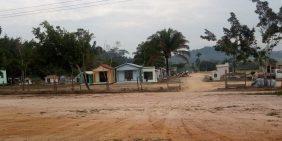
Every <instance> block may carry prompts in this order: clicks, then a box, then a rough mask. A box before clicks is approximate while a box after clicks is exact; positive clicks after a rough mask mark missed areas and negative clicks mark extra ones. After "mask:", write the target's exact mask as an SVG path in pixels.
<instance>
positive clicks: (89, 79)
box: [75, 71, 94, 85]
mask: <svg viewBox="0 0 282 141" xmlns="http://www.w3.org/2000/svg"><path fill="white" fill-rule="evenodd" d="M85 76H86V83H87V84H89V85H92V84H94V79H93V71H85ZM75 79H76V81H77V83H80V84H84V77H83V72H81V73H79V74H78V75H77V76H76V77H75Z"/></svg>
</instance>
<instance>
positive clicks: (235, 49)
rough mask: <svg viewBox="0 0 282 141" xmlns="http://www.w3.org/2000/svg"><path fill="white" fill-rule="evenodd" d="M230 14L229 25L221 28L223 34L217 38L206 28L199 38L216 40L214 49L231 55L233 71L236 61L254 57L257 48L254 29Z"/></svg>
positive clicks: (233, 14)
mask: <svg viewBox="0 0 282 141" xmlns="http://www.w3.org/2000/svg"><path fill="white" fill-rule="evenodd" d="M230 15H231V17H230V18H229V19H228V22H229V23H230V25H231V27H230V28H223V32H224V36H222V37H221V38H220V39H218V40H217V38H216V36H215V34H213V33H212V32H210V31H209V30H207V29H206V30H205V31H206V32H205V34H206V35H205V36H201V38H202V39H205V40H208V41H216V45H215V46H214V47H215V49H216V50H217V51H222V52H225V53H226V55H228V56H231V58H232V60H233V71H234V72H235V71H236V64H237V63H238V62H246V61H248V59H250V58H251V57H256V54H257V50H258V49H259V48H258V47H257V43H256V39H255V29H254V28H252V29H251V28H249V27H248V26H247V25H242V24H241V23H240V22H239V20H238V19H237V17H236V15H235V13H233V12H231V14H230Z"/></svg>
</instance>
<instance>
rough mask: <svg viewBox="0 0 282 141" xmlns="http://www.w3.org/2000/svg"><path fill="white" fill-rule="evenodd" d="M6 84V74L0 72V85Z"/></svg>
mask: <svg viewBox="0 0 282 141" xmlns="http://www.w3.org/2000/svg"><path fill="white" fill-rule="evenodd" d="M7 83H8V82H7V72H6V70H0V85H6V84H7Z"/></svg>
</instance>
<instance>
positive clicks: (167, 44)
mask: <svg viewBox="0 0 282 141" xmlns="http://www.w3.org/2000/svg"><path fill="white" fill-rule="evenodd" d="M149 39H151V40H153V41H156V42H157V45H158V47H159V48H160V50H161V52H162V54H163V56H164V57H165V62H166V73H167V75H168V76H169V75H170V73H169V63H168V60H169V58H170V57H171V53H172V52H175V51H177V49H180V48H183V47H186V48H188V46H187V45H186V43H188V40H186V39H185V37H184V36H183V34H182V33H181V32H178V31H177V30H174V29H171V28H169V29H164V30H161V31H158V32H157V33H155V34H154V35H152V36H151V37H150V38H149Z"/></svg>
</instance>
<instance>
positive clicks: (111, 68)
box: [100, 64, 114, 70]
mask: <svg viewBox="0 0 282 141" xmlns="http://www.w3.org/2000/svg"><path fill="white" fill-rule="evenodd" d="M100 66H102V67H104V68H106V69H110V70H113V69H114V68H113V67H111V66H110V65H108V64H101V65H100Z"/></svg>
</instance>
